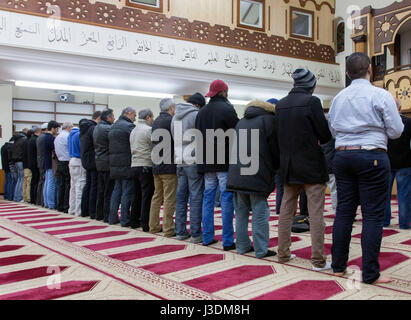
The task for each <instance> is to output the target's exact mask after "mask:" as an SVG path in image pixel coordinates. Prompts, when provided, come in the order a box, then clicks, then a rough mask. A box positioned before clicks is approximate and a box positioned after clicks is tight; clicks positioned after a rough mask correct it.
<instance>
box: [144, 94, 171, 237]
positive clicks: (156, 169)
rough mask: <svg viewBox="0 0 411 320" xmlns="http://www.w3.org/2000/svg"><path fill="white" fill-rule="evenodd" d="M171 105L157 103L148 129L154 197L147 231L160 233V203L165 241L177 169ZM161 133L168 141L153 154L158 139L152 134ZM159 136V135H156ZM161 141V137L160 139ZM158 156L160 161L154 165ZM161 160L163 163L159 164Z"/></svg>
mask: <svg viewBox="0 0 411 320" xmlns="http://www.w3.org/2000/svg"><path fill="white" fill-rule="evenodd" d="M174 109H175V102H174V101H173V99H167V98H166V99H163V100H161V101H160V110H161V112H160V115H159V116H158V117H157V118H156V119H155V120H154V122H153V126H152V132H153V134H154V135H153V136H152V142H153V175H154V188H155V190H154V195H153V198H152V200H151V206H150V219H149V227H150V232H151V233H157V232H161V227H160V207H161V205H162V204H163V203H164V209H163V232H164V236H165V237H173V236H174V235H175V231H174V221H173V216H174V212H175V209H176V193H177V184H178V178H177V167H176V165H175V163H174V141H173V137H172V135H171V120H172V119H173V116H174ZM159 129H160V130H161V129H163V130H165V131H164V132H167V133H168V134H169V137H170V141H169V142H168V143H167V142H166V145H165V148H163V149H162V150H157V148H156V146H157V145H158V146H160V143H164V142H162V141H163V140H162V139H157V138H156V135H155V132H156V130H159ZM159 132H160V131H159ZM163 138H164V137H163ZM157 153H158V155H159V156H160V157H161V158H162V159H160V160H161V161H159V162H156V157H155V156H154V155H157ZM163 160H164V161H163Z"/></svg>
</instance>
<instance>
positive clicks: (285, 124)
mask: <svg viewBox="0 0 411 320" xmlns="http://www.w3.org/2000/svg"><path fill="white" fill-rule="evenodd" d="M292 77H293V79H294V88H293V89H292V90H291V92H290V93H289V94H288V96H287V97H285V98H283V99H281V100H280V101H279V102H278V103H277V106H276V125H277V130H278V142H279V146H280V176H281V179H282V181H283V183H284V195H283V199H282V202H281V208H280V218H279V222H278V259H279V261H280V262H287V261H289V260H290V259H292V258H294V257H295V255H292V254H291V252H290V246H291V227H292V224H293V220H294V214H295V212H296V209H297V199H298V195H299V194H300V192H301V190H302V189H303V188H304V190H305V192H306V194H307V201H308V213H309V217H310V232H311V245H312V249H311V264H312V269H313V270H314V271H322V270H327V269H330V268H331V263H330V262H327V261H326V256H325V254H324V230H325V223H324V218H323V213H324V200H325V189H326V182H327V181H328V173H327V164H326V161H325V156H324V153H323V151H322V149H321V147H320V144H324V143H327V142H328V141H330V140H331V132H330V130H329V128H328V123H327V120H326V119H325V115H324V111H323V108H322V105H321V101H320V99H318V98H317V97H315V96H313V95H312V94H313V92H314V89H315V86H316V83H317V80H316V78H315V76H314V74H313V73H312V72H311V71H309V70H307V69H297V70H296V71H295V72H294V73H293V75H292ZM291 128H292V129H291Z"/></svg>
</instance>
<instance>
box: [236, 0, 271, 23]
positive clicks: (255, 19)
mask: <svg viewBox="0 0 411 320" xmlns="http://www.w3.org/2000/svg"><path fill="white" fill-rule="evenodd" d="M237 1H238V3H237V9H238V10H237V11H238V14H237V26H238V27H242V28H249V29H256V30H261V31H264V29H265V3H264V0H237Z"/></svg>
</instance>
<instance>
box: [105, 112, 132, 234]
mask: <svg viewBox="0 0 411 320" xmlns="http://www.w3.org/2000/svg"><path fill="white" fill-rule="evenodd" d="M135 121H136V110H134V109H133V108H125V109H124V110H123V111H122V112H121V116H120V118H119V119H118V120H117V121H116V122H115V123H114V124H113V126H112V127H111V130H110V132H109V133H108V141H109V154H110V178H111V179H114V180H115V185H114V190H113V193H112V194H111V199H110V213H109V216H108V223H109V224H117V223H118V222H119V219H118V207H119V206H120V203H121V216H120V224H121V226H122V227H129V226H130V207H131V201H132V200H133V180H132V170H131V148H130V134H131V131H133V129H134V127H135V125H134V122H135Z"/></svg>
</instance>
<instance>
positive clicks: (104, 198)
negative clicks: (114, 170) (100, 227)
mask: <svg viewBox="0 0 411 320" xmlns="http://www.w3.org/2000/svg"><path fill="white" fill-rule="evenodd" d="M114 182H115V180H112V179H110V171H98V172H97V184H98V186H97V204H96V219H97V220H104V222H108V215H109V213H110V199H111V194H112V193H113V189H114Z"/></svg>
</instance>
